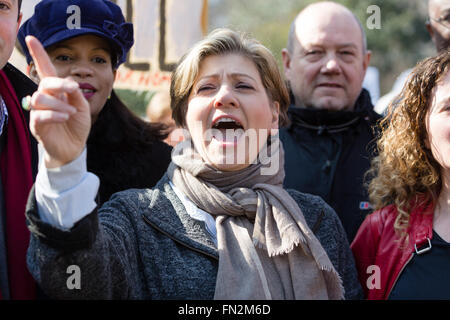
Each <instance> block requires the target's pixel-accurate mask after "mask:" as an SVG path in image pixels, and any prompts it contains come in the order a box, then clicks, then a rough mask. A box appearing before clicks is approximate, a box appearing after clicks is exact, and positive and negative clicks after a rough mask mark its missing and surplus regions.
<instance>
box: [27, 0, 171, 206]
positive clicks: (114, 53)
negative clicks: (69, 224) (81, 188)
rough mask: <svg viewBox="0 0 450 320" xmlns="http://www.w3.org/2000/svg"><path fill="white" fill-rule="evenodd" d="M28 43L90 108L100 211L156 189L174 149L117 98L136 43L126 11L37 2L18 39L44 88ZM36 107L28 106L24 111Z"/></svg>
mask: <svg viewBox="0 0 450 320" xmlns="http://www.w3.org/2000/svg"><path fill="white" fill-rule="evenodd" d="M29 35H32V36H34V37H36V38H37V39H38V40H39V41H40V42H41V43H42V45H43V46H44V48H45V50H46V51H47V53H48V55H49V57H50V59H51V61H52V64H53V65H54V67H55V70H56V76H58V77H63V78H65V77H71V78H72V79H73V80H75V81H76V82H77V83H78V85H79V87H80V89H81V90H82V92H83V95H84V97H85V98H86V100H87V101H88V102H89V107H90V114H91V117H92V128H91V132H90V135H89V139H88V141H87V167H88V169H89V171H91V172H93V173H95V174H96V175H97V176H98V177H99V178H100V189H99V193H98V198H97V201H98V202H99V204H101V203H103V202H105V201H107V200H108V199H109V198H110V196H111V195H112V194H113V193H115V192H118V191H121V190H125V189H129V188H143V187H152V186H153V185H155V184H156V182H157V181H158V180H159V179H160V178H161V176H162V175H163V174H164V172H165V171H166V169H167V166H168V164H169V162H170V151H171V148H170V147H168V146H167V145H166V144H165V143H163V142H162V140H163V139H164V138H165V136H166V132H165V128H164V127H163V126H160V125H156V124H150V123H147V122H145V121H143V120H142V119H140V118H139V117H137V116H135V115H134V114H133V113H132V112H131V111H130V110H129V109H128V108H127V107H126V106H125V105H124V104H123V103H122V102H121V101H120V99H119V98H118V96H117V95H116V93H115V92H114V90H113V84H114V79H115V75H116V71H117V68H118V67H119V66H120V65H121V64H122V63H124V62H125V61H126V57H127V53H128V51H129V50H130V48H131V47H132V45H133V43H134V40H133V25H132V24H131V23H128V22H126V21H125V18H124V16H123V14H122V11H121V9H120V7H119V6H117V5H116V4H114V3H113V2H111V1H109V0H43V1H41V2H39V4H37V5H36V7H35V11H34V14H33V16H32V17H31V18H30V19H28V20H27V21H26V22H25V23H24V24H23V25H22V27H21V28H20V30H19V35H18V38H19V42H20V44H21V45H22V48H23V50H24V52H25V55H26V58H27V62H28V64H29V68H28V69H29V76H30V77H31V78H32V79H33V80H34V81H35V82H37V83H39V82H40V80H41V79H40V77H39V74H38V72H37V70H36V64H35V63H34V62H33V60H32V57H31V55H30V52H29V50H28V48H27V46H26V44H25V38H26V37H27V36H29ZM29 99H30V98H29ZM30 102H31V101H29V100H28V101H27V100H26V101H24V104H25V107H27V105H29V103H30ZM33 102H34V103H36V104H40V103H41V101H39V100H38V101H33Z"/></svg>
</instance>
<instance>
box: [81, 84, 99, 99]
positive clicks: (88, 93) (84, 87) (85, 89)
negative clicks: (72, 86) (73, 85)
mask: <svg viewBox="0 0 450 320" xmlns="http://www.w3.org/2000/svg"><path fill="white" fill-rule="evenodd" d="M80 89H81V92H82V93H83V95H84V97H85V98H86V99H89V98H91V97H92V96H93V95H94V94H95V93H96V92H97V90H96V89H95V88H94V87H93V86H92V85H90V84H88V83H80Z"/></svg>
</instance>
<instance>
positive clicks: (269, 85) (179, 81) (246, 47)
mask: <svg viewBox="0 0 450 320" xmlns="http://www.w3.org/2000/svg"><path fill="white" fill-rule="evenodd" d="M225 54H240V55H243V56H245V57H248V58H249V59H250V60H252V61H253V62H254V63H255V65H256V67H257V69H258V71H259V75H260V76H261V80H262V83H263V85H264V87H265V88H266V91H267V94H268V96H269V98H270V99H271V100H272V101H278V103H279V104H280V115H279V119H280V120H279V124H280V126H283V125H286V124H287V123H288V117H287V109H288V107H289V94H288V90H287V88H286V84H285V82H284V79H283V77H282V75H281V73H280V70H279V69H278V65H277V62H276V60H275V58H274V57H273V55H272V53H271V52H270V51H269V49H267V48H266V47H264V46H263V45H262V44H260V43H259V42H258V41H256V40H254V39H250V38H247V37H245V36H244V35H243V34H240V33H238V32H235V31H232V30H230V29H216V30H214V31H213V32H211V33H210V34H209V35H208V36H207V37H206V38H205V39H204V40H202V41H200V42H198V43H197V44H196V45H195V46H194V47H193V48H192V49H191V50H190V51H189V52H187V53H186V54H185V55H184V56H183V57H182V58H181V60H180V61H179V63H178V65H177V67H176V69H175V71H174V72H173V74H172V79H171V84H170V98H171V108H172V117H173V118H174V120H175V122H176V124H177V125H178V126H184V125H185V115H186V111H187V102H188V98H189V95H190V93H191V90H192V86H193V85H194V82H195V79H196V78H197V76H198V73H199V69H200V64H201V62H202V61H203V60H204V59H205V58H206V57H209V56H218V55H225Z"/></svg>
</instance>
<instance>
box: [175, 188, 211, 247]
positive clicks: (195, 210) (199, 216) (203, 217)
mask: <svg viewBox="0 0 450 320" xmlns="http://www.w3.org/2000/svg"><path fill="white" fill-rule="evenodd" d="M169 185H170V186H171V187H172V189H173V191H174V192H175V194H176V195H177V197H178V198H179V199H180V200H181V202H182V203H183V205H184V207H185V208H186V211H187V213H188V214H189V216H190V217H191V218H192V219H195V220H197V221H203V222H204V223H205V227H206V231H208V233H209V234H210V236H211V238H212V240H213V241H214V244H215V245H216V247H217V229H216V220H215V219H214V218H213V216H212V215H211V214H210V213H208V212H206V211H204V210H202V209H200V208H199V207H197V206H196V205H195V204H194V203H193V202H192V201H191V200H190V199H189V198H188V197H186V196H185V195H184V194H183V193H182V192H181V191H180V190H179V189H178V188H177V187H175V185H174V184H173V183H172V181H169Z"/></svg>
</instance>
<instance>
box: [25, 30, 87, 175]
mask: <svg viewBox="0 0 450 320" xmlns="http://www.w3.org/2000/svg"><path fill="white" fill-rule="evenodd" d="M25 41H26V43H27V46H28V49H29V50H30V54H31V56H32V57H33V61H34V64H35V66H36V70H37V73H38V75H39V78H40V79H41V81H40V83H39V88H38V90H37V91H36V92H35V93H34V94H33V96H32V98H31V112H30V129H31V132H32V134H33V135H34V137H35V138H36V139H37V140H38V142H39V143H40V144H41V145H42V146H43V147H44V149H45V165H46V167H47V168H55V167H60V166H62V165H64V164H67V163H69V162H71V161H72V160H74V159H76V158H77V157H78V156H79V155H80V154H81V152H82V151H83V149H84V147H85V145H86V140H87V137H88V135H89V131H90V128H91V115H90V108H89V103H88V101H87V100H86V99H85V98H84V96H83V93H82V92H81V89H80V88H79V86H78V83H77V82H75V81H74V80H71V79H70V78H65V79H63V78H58V77H57V73H56V69H55V67H54V66H53V64H52V62H51V60H50V58H49V56H48V55H47V52H46V51H45V49H44V47H43V46H42V44H41V43H40V42H39V40H37V39H36V38H34V37H32V36H28V37H27V38H26V39H25Z"/></svg>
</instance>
